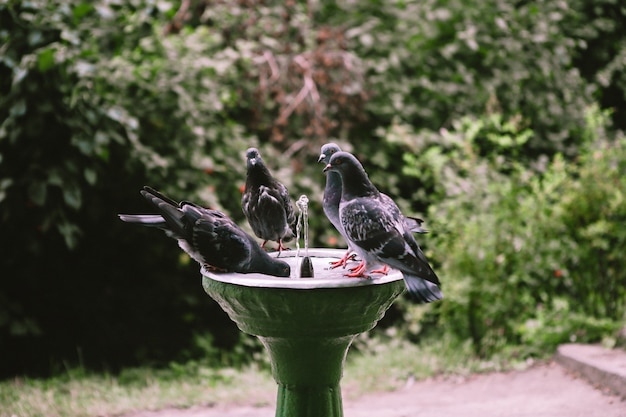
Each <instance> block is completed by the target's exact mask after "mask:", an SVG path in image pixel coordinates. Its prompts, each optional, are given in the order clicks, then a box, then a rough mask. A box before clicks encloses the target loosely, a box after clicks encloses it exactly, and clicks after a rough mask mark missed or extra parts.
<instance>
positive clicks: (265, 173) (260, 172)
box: [247, 164, 272, 185]
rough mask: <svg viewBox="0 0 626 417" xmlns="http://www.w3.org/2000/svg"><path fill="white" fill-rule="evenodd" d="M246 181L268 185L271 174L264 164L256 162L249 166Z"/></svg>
mask: <svg viewBox="0 0 626 417" xmlns="http://www.w3.org/2000/svg"><path fill="white" fill-rule="evenodd" d="M247 181H248V183H251V184H256V185H269V184H270V183H271V181H272V176H271V175H270V172H269V170H268V169H267V167H266V166H265V165H261V164H256V165H254V166H252V167H250V170H249V172H248V178H247Z"/></svg>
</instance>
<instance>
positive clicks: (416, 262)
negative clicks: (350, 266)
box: [324, 152, 443, 303]
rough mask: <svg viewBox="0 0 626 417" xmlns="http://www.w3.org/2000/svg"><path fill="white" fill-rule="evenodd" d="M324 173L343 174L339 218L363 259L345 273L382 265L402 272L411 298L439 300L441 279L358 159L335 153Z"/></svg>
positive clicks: (357, 274) (361, 273)
mask: <svg viewBox="0 0 626 417" xmlns="http://www.w3.org/2000/svg"><path fill="white" fill-rule="evenodd" d="M324 171H334V172H338V173H339V174H340V175H341V180H342V196H341V202H340V203H339V218H340V219H341V224H342V226H343V228H344V230H345V233H346V236H347V238H348V240H349V242H350V245H351V247H352V248H354V250H355V251H356V252H357V253H358V255H359V256H360V257H361V258H362V259H363V260H364V261H365V262H364V264H363V265H362V266H360V267H359V268H358V269H357V270H355V271H354V272H353V273H351V274H348V276H354V277H361V276H367V275H366V272H368V269H369V268H371V267H372V266H375V265H379V264H383V265H388V266H390V267H392V268H396V269H398V270H400V271H401V272H402V275H403V277H404V283H405V285H406V287H407V289H408V292H409V294H410V295H411V298H412V299H413V300H414V301H415V302H417V303H430V302H433V301H436V300H440V299H442V298H443V294H442V293H441V290H440V289H439V285H440V283H439V278H437V275H436V274H435V272H434V271H433V270H432V268H431V267H430V265H429V264H428V260H427V259H426V256H424V254H423V253H422V250H421V249H420V248H419V246H418V245H417V242H416V241H415V238H414V237H413V234H412V233H411V231H410V230H409V229H408V227H407V225H406V221H405V218H404V216H403V215H402V213H401V212H400V209H399V208H398V206H397V205H396V204H395V203H394V201H393V200H392V199H391V198H388V197H387V198H385V197H383V194H382V193H381V192H380V191H378V189H377V188H376V187H375V186H374V184H372V182H371V181H370V179H369V177H368V176H367V173H366V172H365V170H364V169H363V166H362V165H361V163H360V162H359V161H358V160H357V159H356V158H355V157H354V155H352V154H350V153H348V152H336V153H335V154H334V155H333V156H332V157H331V158H330V162H329V163H328V164H327V165H326V167H325V168H324Z"/></svg>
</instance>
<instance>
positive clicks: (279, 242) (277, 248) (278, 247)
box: [276, 240, 289, 252]
mask: <svg viewBox="0 0 626 417" xmlns="http://www.w3.org/2000/svg"><path fill="white" fill-rule="evenodd" d="M276 250H277V251H278V252H282V251H284V250H289V248H288V247H287V246H285V245H283V241H282V240H279V241H278V246H277V247H276Z"/></svg>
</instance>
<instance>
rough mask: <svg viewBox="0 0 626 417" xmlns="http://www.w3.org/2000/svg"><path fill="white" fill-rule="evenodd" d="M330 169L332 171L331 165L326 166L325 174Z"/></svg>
mask: <svg viewBox="0 0 626 417" xmlns="http://www.w3.org/2000/svg"><path fill="white" fill-rule="evenodd" d="M329 169H331V166H330V164H328V165H326V166H325V167H324V172H327V171H328V170H329Z"/></svg>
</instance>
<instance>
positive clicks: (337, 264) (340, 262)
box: [330, 251, 356, 269]
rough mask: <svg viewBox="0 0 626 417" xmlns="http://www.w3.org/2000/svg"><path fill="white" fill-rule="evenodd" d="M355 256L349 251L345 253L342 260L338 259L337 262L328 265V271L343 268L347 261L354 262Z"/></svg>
mask: <svg viewBox="0 0 626 417" xmlns="http://www.w3.org/2000/svg"><path fill="white" fill-rule="evenodd" d="M355 256H356V254H354V253H351V252H350V251H347V252H346V254H345V255H344V256H343V258H341V259H339V260H338V261H335V262H331V263H330V269H335V268H338V267H340V266H342V267H344V268H345V267H346V264H347V263H348V261H349V260H354V257H355Z"/></svg>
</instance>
